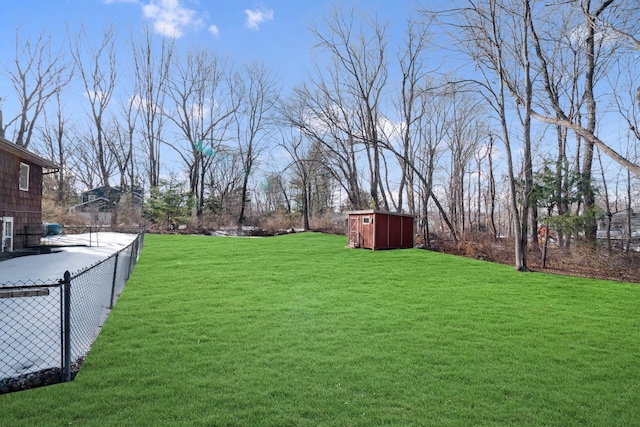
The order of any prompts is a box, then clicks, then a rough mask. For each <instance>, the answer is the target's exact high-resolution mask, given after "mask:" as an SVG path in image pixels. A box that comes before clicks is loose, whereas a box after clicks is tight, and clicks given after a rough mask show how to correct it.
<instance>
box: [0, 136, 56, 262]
mask: <svg viewBox="0 0 640 427" xmlns="http://www.w3.org/2000/svg"><path fill="white" fill-rule="evenodd" d="M59 169H60V167H59V166H58V165H56V164H55V163H53V162H51V161H49V160H47V159H45V158H42V157H40V156H38V155H37V154H34V153H32V152H30V151H28V150H27V149H25V148H23V147H21V146H19V145H16V144H13V143H12V142H10V141H8V140H6V139H5V138H1V137H0V229H1V231H2V236H1V237H2V240H1V241H0V252H11V251H14V250H17V249H22V248H26V247H30V246H37V245H39V244H40V236H41V234H42V177H43V175H44V174H47V173H54V172H57V171H58V170H59Z"/></svg>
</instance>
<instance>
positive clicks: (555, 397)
mask: <svg viewBox="0 0 640 427" xmlns="http://www.w3.org/2000/svg"><path fill="white" fill-rule="evenodd" d="M346 244H347V240H346V238H344V237H338V236H329V235H321V234H312V233H305V234H296V235H289V236H281V237H273V238H267V239H233V238H217V237H205V236H159V235H148V236H146V237H145V248H144V250H143V253H142V256H141V258H140V261H139V263H138V265H137V266H136V268H135V271H134V273H133V275H132V277H131V279H130V281H129V283H128V284H127V286H126V287H125V290H124V292H123V293H122V295H121V296H120V299H119V301H118V303H117V304H116V307H115V309H114V310H113V312H112V313H111V315H110V317H109V319H108V320H107V322H106V324H105V326H104V329H103V330H102V332H101V333H100V336H99V337H98V339H97V341H96V343H95V345H94V347H93V349H92V350H91V352H90V354H89V356H88V357H87V359H86V362H85V364H84V366H83V367H82V369H81V371H80V373H79V374H78V376H77V378H76V380H75V381H74V382H72V383H66V384H60V385H55V386H50V387H44V388H39V389H34V390H28V391H23V392H18V393H11V394H7V395H0V425H2V426H29V427H31V426H38V425H40V426H58V425H59V426H62V425H64V426H67V425H78V426H154V425H185V426H192V425H193V426H198V425H202V426H373V425H396V426H411V425H416V426H417V425H420V426H448V425H455V426H475V425H509V426H513V425H545V426H548V425H557V426H571V425H588V426H598V425H599V426H626V425H639V424H640V285H637V284H625V283H615V282H606V281H596V280H588V279H581V278H572V277H560V276H550V275H543V274H536V273H528V274H523V273H516V272H514V271H513V268H512V267H509V266H503V265H496V264H490V263H486V262H482V261H474V260H469V259H465V258H459V257H453V256H448V255H443V254H439V253H433V252H427V251H421V250H414V249H411V250H401V251H379V252H371V251H367V250H354V249H346V248H345V246H346Z"/></svg>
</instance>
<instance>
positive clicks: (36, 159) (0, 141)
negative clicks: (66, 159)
mask: <svg viewBox="0 0 640 427" xmlns="http://www.w3.org/2000/svg"><path fill="white" fill-rule="evenodd" d="M0 150H4V151H7V152H9V153H12V154H14V155H16V156H18V157H20V158H22V159H25V160H28V161H30V162H31V163H34V164H36V165H38V166H42V167H43V168H47V169H55V170H56V171H58V170H60V166H58V165H56V164H55V163H53V162H52V161H50V160H47V159H45V158H44V157H40V156H39V155H37V154H35V153H32V152H31V151H29V150H27V149H26V148H24V147H21V146H20V145H16V144H14V143H12V142H10V141H9V140H7V139H5V138H2V137H0Z"/></svg>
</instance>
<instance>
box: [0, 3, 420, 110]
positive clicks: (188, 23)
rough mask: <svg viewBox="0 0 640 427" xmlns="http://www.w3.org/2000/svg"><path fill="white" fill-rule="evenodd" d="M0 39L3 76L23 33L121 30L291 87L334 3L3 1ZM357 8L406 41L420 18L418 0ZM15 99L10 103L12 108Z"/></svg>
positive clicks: (1, 89)
mask: <svg viewBox="0 0 640 427" xmlns="http://www.w3.org/2000/svg"><path fill="white" fill-rule="evenodd" d="M3 3H4V4H3V17H4V19H3V25H2V26H1V27H0V37H1V40H3V43H2V45H3V46H4V47H5V48H4V49H0V63H1V64H2V65H3V66H2V70H1V72H2V74H3V75H4V74H5V68H6V66H7V65H10V61H12V60H13V54H14V49H13V44H14V41H15V31H16V28H19V30H20V35H21V38H25V37H31V38H32V39H35V38H37V37H38V35H39V34H40V33H41V32H45V33H46V34H51V36H52V41H53V43H54V44H57V43H59V42H60V41H61V40H62V38H63V37H64V34H65V33H66V26H69V28H70V29H71V30H72V31H73V30H77V29H78V28H79V27H80V25H84V26H85V27H86V28H87V30H88V32H89V34H90V35H93V36H95V37H96V38H98V37H99V36H100V35H101V32H102V30H103V29H105V28H107V27H108V26H109V25H111V24H113V25H114V27H115V28H116V30H117V32H118V34H119V37H120V40H121V43H123V49H124V48H127V47H125V46H124V43H125V39H126V38H127V37H128V34H129V33H130V32H131V33H134V34H135V33H139V32H141V31H142V30H143V28H144V27H145V26H148V27H149V28H151V29H152V30H154V31H155V32H157V33H161V34H164V35H165V36H166V37H171V38H175V40H176V43H177V45H178V46H179V47H190V46H197V47H206V48H210V49H212V50H214V51H216V52H218V53H220V54H224V55H229V56H230V57H231V58H233V59H235V60H236V61H238V62H243V61H249V60H258V61H262V62H265V63H266V64H268V65H269V66H271V67H272V68H273V69H274V70H275V71H277V72H278V73H279V75H280V76H281V78H282V80H283V83H284V85H285V87H286V86H293V85H294V84H295V83H297V82H298V81H300V80H302V79H303V77H304V70H305V69H306V68H308V67H309V64H310V54H309V48H310V47H311V46H312V43H313V40H312V38H311V35H310V33H309V31H308V27H309V25H310V24H311V23H312V22H314V21H316V20H318V19H321V18H322V16H325V15H326V14H327V12H328V11H329V10H330V9H332V8H333V6H334V5H335V4H337V3H338V2H337V1H332V0H314V1H302V0H297V1H294V0H264V1H253V0H251V1H243V0H239V1H238V0H234V1H229V0H47V1H43V0H22V1H15V0H9V1H5V2H3ZM354 4H355V5H356V6H357V7H360V8H367V9H372V10H376V11H377V12H378V14H379V16H380V17H381V18H382V19H383V20H386V21H388V22H389V23H390V24H391V29H392V36H393V30H394V29H395V30H396V31H397V33H398V36H400V33H401V32H402V30H403V29H404V22H405V20H406V19H407V18H408V17H409V16H410V15H411V14H413V13H415V12H414V9H415V4H416V3H415V2H414V1H413V0H399V1H391V0H362V1H359V2H356V3H354ZM7 85H8V82H7V80H6V78H4V76H2V77H0V96H2V97H10V96H11V95H12V89H11V88H10V87H8V86H7ZM9 102H10V100H9V99H7V101H5V107H8V106H9V105H8V103H9Z"/></svg>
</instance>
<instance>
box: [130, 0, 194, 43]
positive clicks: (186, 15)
mask: <svg viewBox="0 0 640 427" xmlns="http://www.w3.org/2000/svg"><path fill="white" fill-rule="evenodd" d="M142 14H143V16H144V17H145V18H146V19H149V20H150V21H152V22H153V29H154V31H155V32H157V33H159V34H162V35H163V36H166V37H173V38H179V37H182V36H183V35H184V32H185V30H186V29H187V28H189V27H194V28H198V27H200V26H201V25H202V20H201V19H199V18H197V17H196V11H195V10H193V9H189V8H187V7H184V6H183V5H182V4H181V3H180V0H151V1H150V2H149V4H142Z"/></svg>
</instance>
